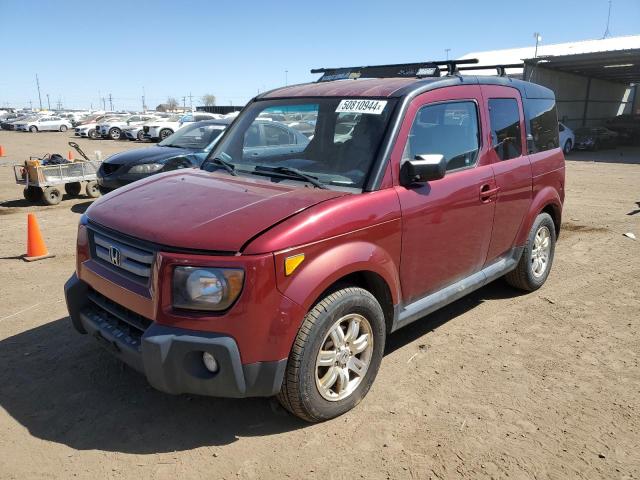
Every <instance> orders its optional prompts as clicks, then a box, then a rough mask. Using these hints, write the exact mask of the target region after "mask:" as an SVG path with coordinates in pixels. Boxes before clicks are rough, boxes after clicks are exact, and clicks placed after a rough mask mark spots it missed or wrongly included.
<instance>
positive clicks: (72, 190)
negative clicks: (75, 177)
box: [64, 182, 82, 197]
mask: <svg viewBox="0 0 640 480" xmlns="http://www.w3.org/2000/svg"><path fill="white" fill-rule="evenodd" d="M80 190H82V184H81V183H80V182H72V183H65V184H64V191H65V192H67V195H70V196H72V197H77V196H78V195H80Z"/></svg>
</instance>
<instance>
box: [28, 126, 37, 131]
mask: <svg viewBox="0 0 640 480" xmlns="http://www.w3.org/2000/svg"><path fill="white" fill-rule="evenodd" d="M29 131H30V132H31V133H36V132H37V131H38V127H36V126H35V125H32V126H30V127H29Z"/></svg>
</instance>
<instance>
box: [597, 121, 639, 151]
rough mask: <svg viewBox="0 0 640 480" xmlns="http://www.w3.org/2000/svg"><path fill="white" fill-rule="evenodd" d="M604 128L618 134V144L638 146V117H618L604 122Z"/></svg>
mask: <svg viewBox="0 0 640 480" xmlns="http://www.w3.org/2000/svg"><path fill="white" fill-rule="evenodd" d="M605 124H606V128H608V129H609V130H613V131H614V132H616V133H617V134H618V144H622V145H638V144H640V115H630V114H624V115H618V116H616V117H613V118H610V119H608V120H606V121H605Z"/></svg>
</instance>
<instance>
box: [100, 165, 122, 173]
mask: <svg viewBox="0 0 640 480" xmlns="http://www.w3.org/2000/svg"><path fill="white" fill-rule="evenodd" d="M101 166H102V171H103V172H104V173H105V174H106V175H111V174H112V173H113V172H115V171H116V170H118V169H119V168H120V167H121V166H122V165H120V164H118V163H106V162H102V165H101Z"/></svg>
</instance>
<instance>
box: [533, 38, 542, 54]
mask: <svg viewBox="0 0 640 480" xmlns="http://www.w3.org/2000/svg"><path fill="white" fill-rule="evenodd" d="M533 38H535V39H536V50H535V52H534V53H533V58H538V44H539V43H540V42H541V41H542V35H540V33H538V32H534V33H533Z"/></svg>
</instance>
